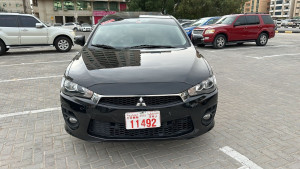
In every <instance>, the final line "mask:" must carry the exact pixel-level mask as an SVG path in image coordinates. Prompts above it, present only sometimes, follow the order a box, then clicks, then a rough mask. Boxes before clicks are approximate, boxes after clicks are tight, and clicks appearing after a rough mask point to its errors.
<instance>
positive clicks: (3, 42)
mask: <svg viewBox="0 0 300 169" xmlns="http://www.w3.org/2000/svg"><path fill="white" fill-rule="evenodd" d="M0 41H1V42H2V43H4V45H5V46H6V43H5V41H4V40H3V39H1V38H0Z"/></svg>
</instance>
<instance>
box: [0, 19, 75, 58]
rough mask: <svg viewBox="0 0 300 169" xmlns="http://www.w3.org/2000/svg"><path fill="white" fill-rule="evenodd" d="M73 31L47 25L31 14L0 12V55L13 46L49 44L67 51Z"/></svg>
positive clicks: (69, 47) (70, 46)
mask: <svg viewBox="0 0 300 169" xmlns="http://www.w3.org/2000/svg"><path fill="white" fill-rule="evenodd" d="M74 36H75V33H74V31H71V30H68V29H62V28H57V27H48V26H47V25H45V24H44V23H43V22H41V21H40V20H39V19H38V18H36V17H35V16H32V15H26V14H16V13H0V55H3V54H4V53H5V52H6V51H8V50H9V49H10V48H13V47H20V46H45V45H48V46H51V45H54V46H55V48H56V50H57V51H59V52H68V51H69V50H70V49H71V48H72V46H73V40H74Z"/></svg>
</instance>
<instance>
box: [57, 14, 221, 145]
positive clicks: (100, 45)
mask: <svg viewBox="0 0 300 169" xmlns="http://www.w3.org/2000/svg"><path fill="white" fill-rule="evenodd" d="M128 17H129V18H124V17H123V18H118V20H116V19H114V20H115V21H113V22H102V23H103V24H102V25H101V26H97V27H96V30H94V32H93V33H92V34H91V35H90V37H89V38H88V40H87V42H86V41H85V37H84V36H82V35H81V36H77V37H76V38H75V39H76V40H75V43H77V44H79V45H82V46H83V48H82V50H81V51H80V52H79V54H77V55H76V57H75V58H74V59H73V60H72V62H71V63H70V65H69V66H68V68H67V70H66V71H65V74H64V77H63V79H62V83H61V84H62V86H61V93H60V97H61V106H62V114H63V117H64V120H65V129H66V131H67V132H68V133H70V134H71V135H72V136H74V137H77V138H80V139H83V140H87V141H93V142H98V141H101V140H146V139H157V140H161V139H175V138H192V137H196V136H199V135H201V134H203V133H206V132H208V131H209V130H211V129H212V128H213V127H214V117H215V114H216V109H217V98H218V89H217V86H216V80H215V76H214V74H213V71H212V69H211V67H210V66H209V64H208V62H207V61H206V60H205V58H204V57H203V56H202V55H201V54H200V53H199V52H198V51H197V50H196V49H195V48H194V46H193V45H192V44H191V43H190V40H189V38H188V37H187V35H186V34H185V33H184V31H183V29H182V27H181V26H180V25H179V23H178V22H177V20H176V19H175V18H174V17H171V16H141V15H140V16H137V17H134V18H133V16H132V15H130V16H128ZM111 20H112V19H111Z"/></svg>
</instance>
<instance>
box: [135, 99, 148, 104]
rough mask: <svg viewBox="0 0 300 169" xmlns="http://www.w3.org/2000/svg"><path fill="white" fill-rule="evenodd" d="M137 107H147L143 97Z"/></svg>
mask: <svg viewBox="0 0 300 169" xmlns="http://www.w3.org/2000/svg"><path fill="white" fill-rule="evenodd" d="M136 106H147V105H146V103H145V102H144V99H143V98H142V97H140V99H139V101H138V103H137V104H136Z"/></svg>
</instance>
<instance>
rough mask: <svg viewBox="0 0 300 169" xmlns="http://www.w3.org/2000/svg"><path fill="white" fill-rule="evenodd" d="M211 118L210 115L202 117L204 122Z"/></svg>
mask: <svg viewBox="0 0 300 169" xmlns="http://www.w3.org/2000/svg"><path fill="white" fill-rule="evenodd" d="M211 116H212V114H210V113H209V114H205V115H204V116H203V119H204V120H209V119H210V118H211Z"/></svg>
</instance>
